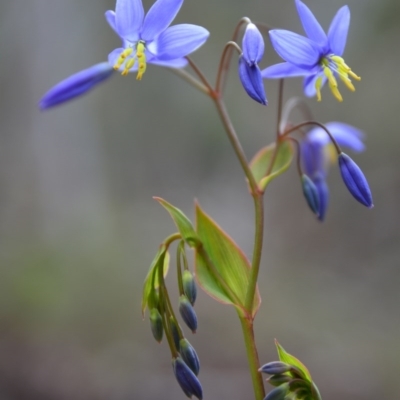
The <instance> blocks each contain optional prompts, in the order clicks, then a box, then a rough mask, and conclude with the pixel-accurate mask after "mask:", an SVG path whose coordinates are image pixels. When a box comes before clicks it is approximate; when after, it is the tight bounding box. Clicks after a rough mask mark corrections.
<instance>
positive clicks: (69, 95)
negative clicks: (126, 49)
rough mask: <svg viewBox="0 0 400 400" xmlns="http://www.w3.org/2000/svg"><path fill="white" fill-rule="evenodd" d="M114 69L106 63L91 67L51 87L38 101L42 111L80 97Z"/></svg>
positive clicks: (107, 76)
mask: <svg viewBox="0 0 400 400" xmlns="http://www.w3.org/2000/svg"><path fill="white" fill-rule="evenodd" d="M113 71H114V69H113V67H112V66H111V65H110V64H109V63H108V62H103V63H100V64H96V65H93V66H92V67H90V68H87V69H85V70H83V71H80V72H78V73H76V74H74V75H71V76H70V77H68V78H67V79H64V80H63V81H61V82H60V83H58V84H57V85H55V86H53V87H52V88H51V89H50V90H49V91H48V92H47V93H46V94H45V95H44V96H43V97H42V99H41V100H40V102H39V107H40V108H41V109H42V110H46V109H47V108H50V107H54V106H56V105H58V104H61V103H64V102H65V101H68V100H71V99H73V98H75V97H77V96H80V95H82V94H84V93H86V92H88V91H89V90H90V89H92V88H93V87H95V86H96V85H98V84H99V83H100V82H102V81H104V80H106V79H107V78H109V77H110V76H111V74H112V73H113Z"/></svg>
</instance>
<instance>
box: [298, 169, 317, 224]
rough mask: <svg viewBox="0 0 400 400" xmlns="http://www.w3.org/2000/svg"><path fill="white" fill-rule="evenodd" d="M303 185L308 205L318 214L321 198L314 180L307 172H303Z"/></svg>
mask: <svg viewBox="0 0 400 400" xmlns="http://www.w3.org/2000/svg"><path fill="white" fill-rule="evenodd" d="M301 185H302V188H303V194H304V197H305V198H306V200H307V204H308V206H309V207H310V209H311V211H312V212H313V213H314V214H316V215H317V216H318V215H319V211H318V209H319V198H318V191H317V188H316V186H315V185H314V183H313V181H312V180H311V179H310V178H309V177H308V176H307V175H305V174H303V175H302V177H301Z"/></svg>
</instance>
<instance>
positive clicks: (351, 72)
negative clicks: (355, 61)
mask: <svg viewBox="0 0 400 400" xmlns="http://www.w3.org/2000/svg"><path fill="white" fill-rule="evenodd" d="M349 75H350V76H351V77H352V78H354V79H355V80H356V81H361V77H360V76H358V75H356V74H355V73H354V72H353V71H352V70H350V71H349Z"/></svg>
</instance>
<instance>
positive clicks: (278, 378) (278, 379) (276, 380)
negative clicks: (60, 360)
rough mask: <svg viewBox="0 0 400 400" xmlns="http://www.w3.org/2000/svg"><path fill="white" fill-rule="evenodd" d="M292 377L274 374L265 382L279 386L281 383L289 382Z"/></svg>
mask: <svg viewBox="0 0 400 400" xmlns="http://www.w3.org/2000/svg"><path fill="white" fill-rule="evenodd" d="M291 379H292V377H291V376H290V375H284V374H276V375H272V376H270V377H269V378H268V379H267V382H268V383H269V384H270V385H272V386H280V385H282V383H286V382H289V381H290V380H291Z"/></svg>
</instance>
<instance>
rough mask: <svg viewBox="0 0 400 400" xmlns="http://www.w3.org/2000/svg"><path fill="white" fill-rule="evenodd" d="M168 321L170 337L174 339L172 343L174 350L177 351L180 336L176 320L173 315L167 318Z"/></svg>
mask: <svg viewBox="0 0 400 400" xmlns="http://www.w3.org/2000/svg"><path fill="white" fill-rule="evenodd" d="M169 322H170V327H171V333H172V338H173V339H174V344H175V347H176V350H178V351H179V342H180V340H181V338H180V336H179V328H178V322H177V321H176V320H175V319H174V318H173V317H170V318H169Z"/></svg>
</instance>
